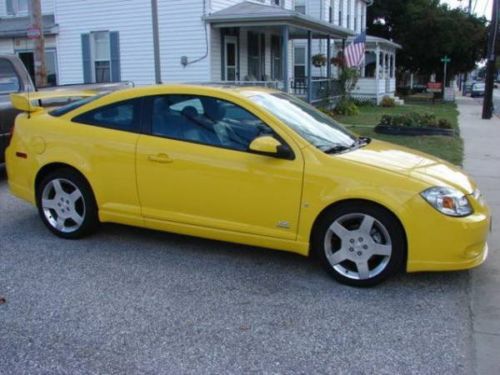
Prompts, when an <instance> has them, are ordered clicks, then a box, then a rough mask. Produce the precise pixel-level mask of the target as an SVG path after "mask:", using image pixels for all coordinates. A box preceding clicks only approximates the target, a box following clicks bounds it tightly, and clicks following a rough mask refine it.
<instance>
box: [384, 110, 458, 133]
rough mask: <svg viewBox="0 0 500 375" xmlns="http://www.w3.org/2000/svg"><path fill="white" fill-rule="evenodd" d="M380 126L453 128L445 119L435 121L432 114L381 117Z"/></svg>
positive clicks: (414, 113) (411, 113) (415, 113)
mask: <svg viewBox="0 0 500 375" xmlns="http://www.w3.org/2000/svg"><path fill="white" fill-rule="evenodd" d="M379 124H380V125H385V126H398V127H412V128H440V129H452V128H453V126H452V124H451V122H450V121H448V120H447V119H439V120H438V119H437V118H436V116H435V115H434V114H433V113H422V114H421V113H418V112H409V113H405V114H402V115H383V116H382V117H381V118H380V122H379Z"/></svg>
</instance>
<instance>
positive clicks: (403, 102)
mask: <svg viewBox="0 0 500 375" xmlns="http://www.w3.org/2000/svg"><path fill="white" fill-rule="evenodd" d="M394 102H395V103H396V105H404V104H405V101H404V99H401V98H400V97H398V96H394Z"/></svg>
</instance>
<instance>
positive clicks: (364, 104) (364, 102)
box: [351, 98, 375, 107]
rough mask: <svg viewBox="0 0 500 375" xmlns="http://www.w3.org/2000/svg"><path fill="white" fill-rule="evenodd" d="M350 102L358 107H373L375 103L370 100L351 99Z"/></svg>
mask: <svg viewBox="0 0 500 375" xmlns="http://www.w3.org/2000/svg"><path fill="white" fill-rule="evenodd" d="M351 101H352V102H353V103H354V104H356V105H357V106H358V107H375V102H374V101H373V100H372V99H366V98H365V99H361V98H351Z"/></svg>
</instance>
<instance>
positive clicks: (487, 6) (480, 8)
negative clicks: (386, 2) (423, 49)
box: [441, 0, 493, 19]
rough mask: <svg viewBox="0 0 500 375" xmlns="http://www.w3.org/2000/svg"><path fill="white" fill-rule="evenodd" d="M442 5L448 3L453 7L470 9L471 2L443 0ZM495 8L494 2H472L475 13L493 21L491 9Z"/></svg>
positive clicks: (475, 0)
mask: <svg viewBox="0 0 500 375" xmlns="http://www.w3.org/2000/svg"><path fill="white" fill-rule="evenodd" d="M441 2H442V3H447V4H449V5H450V6H451V7H453V8H454V7H458V6H462V7H468V6H469V0H462V1H459V0H441ZM492 6H493V0H472V7H473V8H474V13H476V14H477V15H478V16H486V18H488V19H491V9H492Z"/></svg>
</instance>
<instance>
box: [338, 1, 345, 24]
mask: <svg viewBox="0 0 500 375" xmlns="http://www.w3.org/2000/svg"><path fill="white" fill-rule="evenodd" d="M343 10H344V0H340V4H339V26H343V25H344V22H342V17H343V14H342V11H343Z"/></svg>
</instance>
